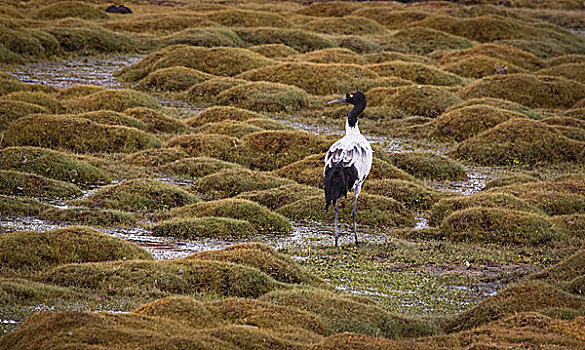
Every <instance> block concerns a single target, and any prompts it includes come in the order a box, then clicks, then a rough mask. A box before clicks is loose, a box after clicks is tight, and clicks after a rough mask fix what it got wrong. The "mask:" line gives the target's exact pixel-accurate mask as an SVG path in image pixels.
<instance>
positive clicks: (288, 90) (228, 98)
mask: <svg viewBox="0 0 585 350" xmlns="http://www.w3.org/2000/svg"><path fill="white" fill-rule="evenodd" d="M308 99H309V96H308V95H307V93H306V92H305V91H304V90H301V89H299V88H298V87H296V86H290V85H284V84H277V83H266V82H252V83H248V84H244V85H240V86H236V87H233V88H230V89H227V90H224V91H222V92H221V93H220V94H219V95H217V103H218V104H220V105H228V106H231V105H233V106H235V107H239V108H244V109H254V110H257V111H266V112H282V111H290V110H293V111H298V110H301V109H303V108H305V107H306V106H307V105H308V102H309V101H308Z"/></svg>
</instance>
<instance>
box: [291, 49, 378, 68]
mask: <svg viewBox="0 0 585 350" xmlns="http://www.w3.org/2000/svg"><path fill="white" fill-rule="evenodd" d="M291 58H292V59H294V60H295V61H303V62H312V63H328V64H330V63H343V64H360V65H361V64H365V63H366V62H367V61H366V59H365V58H363V57H362V56H360V55H358V54H357V53H355V52H354V51H352V50H349V49H344V48H332V49H324V50H317V51H311V52H307V53H304V54H299V55H295V56H294V57H291Z"/></svg>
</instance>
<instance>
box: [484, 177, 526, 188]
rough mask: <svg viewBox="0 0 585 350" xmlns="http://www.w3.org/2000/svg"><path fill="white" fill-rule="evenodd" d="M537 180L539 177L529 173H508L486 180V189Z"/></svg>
mask: <svg viewBox="0 0 585 350" xmlns="http://www.w3.org/2000/svg"><path fill="white" fill-rule="evenodd" d="M535 181H538V179H537V178H536V177H534V176H532V175H529V174H523V173H518V174H513V175H506V176H502V177H500V178H497V179H494V180H490V181H488V182H486V183H485V187H484V190H490V189H492V188H497V187H503V186H509V185H515V184H523V183H528V182H535Z"/></svg>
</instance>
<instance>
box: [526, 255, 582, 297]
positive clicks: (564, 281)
mask: <svg viewBox="0 0 585 350" xmlns="http://www.w3.org/2000/svg"><path fill="white" fill-rule="evenodd" d="M584 258H585V250H583V249H580V250H578V251H577V252H575V253H574V254H572V255H570V256H568V257H567V258H565V259H563V260H562V261H561V262H559V263H557V264H555V265H552V266H551V267H549V268H547V269H545V270H544V271H542V272H539V273H536V274H534V275H532V276H531V278H532V279H539V280H543V281H546V282H548V283H551V284H553V285H557V286H558V285H560V286H564V287H567V286H570V284H571V282H572V281H574V280H576V279H581V278H582V277H583V275H585V259H584ZM572 292H575V291H572Z"/></svg>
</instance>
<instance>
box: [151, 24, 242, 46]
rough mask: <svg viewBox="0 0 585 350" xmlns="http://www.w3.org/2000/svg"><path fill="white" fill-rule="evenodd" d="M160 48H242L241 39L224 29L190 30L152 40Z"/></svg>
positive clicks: (203, 28)
mask: <svg viewBox="0 0 585 350" xmlns="http://www.w3.org/2000/svg"><path fill="white" fill-rule="evenodd" d="M154 42H155V43H156V44H158V45H160V46H171V45H190V46H204V47H216V46H228V47H242V46H244V43H243V42H242V39H240V37H239V36H238V35H237V34H236V33H234V32H233V31H232V30H230V29H228V28H224V27H202V28H190V29H185V30H182V31H180V32H175V33H173V34H171V35H168V36H165V37H162V38H160V39H154Z"/></svg>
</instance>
